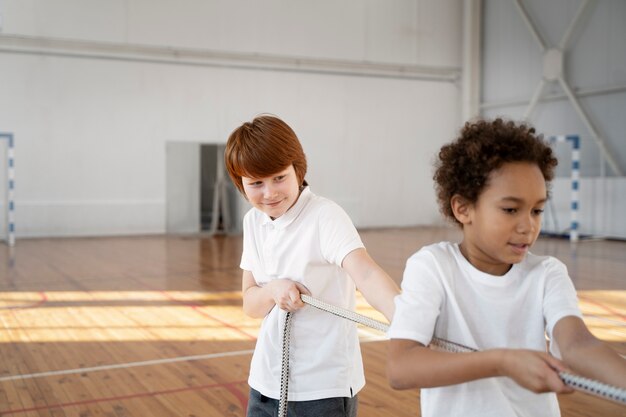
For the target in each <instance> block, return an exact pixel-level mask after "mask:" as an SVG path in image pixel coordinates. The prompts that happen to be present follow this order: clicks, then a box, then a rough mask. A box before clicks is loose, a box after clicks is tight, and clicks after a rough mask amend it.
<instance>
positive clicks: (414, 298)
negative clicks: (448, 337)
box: [387, 250, 445, 346]
mask: <svg viewBox="0 0 626 417" xmlns="http://www.w3.org/2000/svg"><path fill="white" fill-rule="evenodd" d="M440 274H441V272H440V271H439V268H438V266H437V263H436V260H435V258H434V255H433V254H431V253H429V252H427V251H424V250H421V251H420V252H418V253H416V254H415V255H413V256H412V257H411V258H409V260H408V261H407V263H406V268H405V270H404V275H403V278H402V292H401V293H400V295H397V296H396V298H395V306H396V311H395V314H394V316H393V320H392V321H391V326H390V328H389V331H388V332H387V336H388V337H389V338H390V339H409V340H414V341H416V342H419V343H421V344H423V345H425V346H426V345H428V344H429V343H430V341H431V340H432V337H433V334H434V330H435V325H436V323H437V318H438V317H439V314H440V311H441V305H442V303H443V300H444V294H445V293H444V289H443V285H442V284H441V281H440V278H439V276H440Z"/></svg>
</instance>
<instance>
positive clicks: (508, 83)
mask: <svg viewBox="0 0 626 417" xmlns="http://www.w3.org/2000/svg"><path fill="white" fill-rule="evenodd" d="M522 4H523V5H524V7H525V8H526V10H527V12H528V14H529V16H530V18H531V20H532V21H533V22H534V24H535V25H536V27H537V31H538V32H539V33H540V34H541V36H542V37H543V38H544V40H545V42H546V45H547V47H557V46H558V45H559V43H560V41H561V39H562V37H563V35H564V34H565V32H566V30H567V28H568V26H569V25H570V23H571V22H572V20H573V19H574V18H575V16H576V13H577V12H578V10H579V7H580V5H581V4H582V1H580V0H578V1H571V0H551V1H549V2H546V1H543V0H522ZM624 22H626V2H625V1H623V0H600V1H593V2H591V4H590V6H589V8H588V10H587V12H586V13H585V14H584V15H583V17H582V19H581V20H580V22H579V23H578V24H577V25H576V27H575V30H574V32H573V34H572V36H571V38H570V39H571V40H570V43H569V45H568V47H567V48H566V49H565V54H564V77H565V79H566V80H567V81H568V83H569V84H570V86H571V87H572V89H574V90H575V91H576V92H578V93H579V95H580V98H579V102H580V104H581V107H582V108H583V109H584V111H585V112H586V113H587V114H588V116H589V118H590V120H591V122H592V123H593V124H594V125H595V128H596V129H597V130H598V132H599V133H600V136H601V138H602V139H603V140H604V141H605V142H606V145H607V147H608V149H609V151H610V153H611V154H612V155H613V157H614V158H615V159H616V160H617V162H618V163H619V165H620V166H621V168H622V171H624V172H626V110H625V109H626V48H625V47H624V44H626V25H625V24H624ZM542 75H543V55H542V50H541V47H540V46H539V44H538V43H537V42H536V41H535V39H534V37H533V35H532V34H531V32H530V31H529V30H528V28H527V27H526V25H525V24H524V20H523V19H522V17H521V15H520V13H519V11H518V10H517V8H516V7H515V1H506V2H503V1H500V0H484V13H483V83H482V86H483V90H482V101H483V112H482V113H483V114H484V115H486V116H491V117H494V116H498V115H504V116H508V117H512V118H514V119H520V118H522V117H523V115H524V113H525V111H526V109H527V107H528V104H529V102H530V99H531V97H532V95H533V92H534V91H535V88H536V87H537V85H538V84H539V81H540V80H541V78H542ZM593 91H595V93H592V94H586V92H593ZM580 93H582V94H580ZM542 97H544V98H548V100H542V101H540V103H539V104H538V105H537V107H536V110H535V111H534V112H533V113H532V114H531V117H530V120H531V122H532V123H533V124H534V125H535V126H536V127H537V128H538V130H539V131H541V132H544V133H546V134H547V135H548V136H550V135H560V134H578V135H580V136H581V139H582V143H581V147H582V150H581V173H582V175H584V176H597V175H601V173H602V172H603V170H604V169H606V172H607V173H608V174H609V175H610V174H611V170H610V168H608V167H607V166H604V167H603V166H602V163H601V161H602V158H601V154H600V152H599V150H598V147H597V145H596V142H595V141H594V139H593V137H592V135H591V133H590V131H589V129H588V128H587V126H586V125H585V123H583V122H582V120H581V118H580V117H579V116H578V114H577V112H576V111H575V109H574V107H573V106H572V104H571V102H570V101H568V100H567V98H566V97H565V95H564V92H563V89H562V88H561V86H559V84H558V83H556V82H550V83H548V85H547V86H546V87H545V89H544V92H543V96H542ZM568 152H569V151H567V150H566V152H565V153H563V156H564V157H566V156H567V154H568ZM567 171H568V168H563V169H560V171H559V172H560V173H563V174H565V175H566V172H567Z"/></svg>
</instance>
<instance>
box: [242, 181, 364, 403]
mask: <svg viewBox="0 0 626 417" xmlns="http://www.w3.org/2000/svg"><path fill="white" fill-rule="evenodd" d="M243 230H244V239H243V254H242V257H241V264H240V266H241V268H242V269H244V270H247V271H251V272H252V274H253V276H254V279H255V281H256V283H257V284H258V285H259V286H263V285H264V284H265V283H267V282H269V281H271V280H274V279H281V278H288V279H291V280H294V281H297V282H300V283H302V284H304V285H305V286H306V287H307V288H308V289H309V291H311V294H312V296H313V297H315V298H319V299H321V300H323V301H325V302H327V303H330V304H334V305H337V306H341V307H343V308H347V309H351V310H353V309H354V308H355V303H356V297H355V290H356V288H355V284H354V281H352V279H351V278H350V276H349V275H348V274H347V273H346V272H345V271H344V270H343V269H342V268H341V263H342V262H343V259H344V258H345V256H346V255H347V254H349V253H350V252H352V251H353V250H355V249H358V248H362V247H363V243H362V242H361V238H360V237H359V234H358V232H357V231H356V229H355V227H354V225H353V224H352V221H351V220H350V218H349V217H348V215H347V214H346V213H345V212H344V211H343V209H341V207H339V206H338V205H337V204H335V203H333V202H332V201H330V200H327V199H325V198H322V197H318V196H316V195H314V194H313V193H312V192H311V191H310V189H309V188H308V187H307V188H305V189H304V190H303V191H302V193H301V194H300V197H299V198H298V201H297V202H296V203H295V204H294V206H293V207H291V208H290V209H289V210H288V211H287V212H286V213H285V214H284V215H282V216H281V217H279V218H278V219H276V220H274V221H272V220H271V219H270V217H268V216H267V215H266V214H264V213H263V212H261V211H259V210H257V209H255V208H253V209H251V210H250V211H249V212H248V213H247V214H246V216H245V217H244V222H243ZM285 314H286V312H285V311H284V310H280V309H279V308H277V307H276V306H274V308H273V309H272V310H271V311H270V312H269V314H268V315H267V316H266V317H265V318H264V320H263V323H262V325H261V331H260V334H259V338H258V340H257V344H256V348H255V350H254V355H253V356H252V363H251V366H250V377H249V379H248V383H249V384H250V386H251V387H252V388H254V389H255V390H257V391H259V392H260V393H261V394H263V395H265V396H266V397H270V398H279V396H280V395H279V394H280V373H281V358H282V337H283V326H284V320H285ZM290 341H291V343H290V347H289V356H290V369H289V372H290V378H289V401H309V400H317V399H323V398H332V397H351V396H353V395H354V394H356V393H357V392H358V391H359V390H360V389H361V388H363V386H364V385H365V376H364V374H363V364H362V359H361V350H360V346H359V340H358V335H357V329H356V325H355V324H354V323H352V322H350V321H348V320H345V319H342V318H339V317H336V316H334V315H332V314H329V313H327V312H323V311H320V310H318V309H316V308H314V307H311V306H306V307H304V308H303V309H301V310H298V311H297V312H296V313H295V314H294V315H293V316H292V320H291V339H290Z"/></svg>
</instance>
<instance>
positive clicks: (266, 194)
mask: <svg viewBox="0 0 626 417" xmlns="http://www.w3.org/2000/svg"><path fill="white" fill-rule="evenodd" d="M275 196H276V188H275V187H274V186H273V185H272V184H267V185H266V186H265V188H264V189H263V198H265V199H266V200H270V199H271V198H273V197H275Z"/></svg>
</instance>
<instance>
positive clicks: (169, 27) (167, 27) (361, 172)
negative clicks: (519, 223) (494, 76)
mask: <svg viewBox="0 0 626 417" xmlns="http://www.w3.org/2000/svg"><path fill="white" fill-rule="evenodd" d="M0 8H1V9H0V13H2V20H3V27H2V35H0V72H1V78H2V82H1V83H0V97H2V99H1V100H0V115H1V116H0V129H1V130H3V131H11V132H13V133H14V134H15V141H16V149H15V152H16V156H15V158H16V176H17V185H16V203H17V212H16V218H17V222H16V223H17V234H18V237H25V236H61V235H108V234H133V233H162V232H164V231H165V228H166V163H165V161H166V158H165V150H166V143H167V142H169V141H173V142H176V141H180V142H198V143H200V142H207V143H223V142H225V141H226V139H227V137H228V134H229V133H230V132H231V131H232V130H233V129H234V128H235V127H236V126H237V125H239V124H240V123H242V122H243V121H247V120H249V119H251V118H252V117H254V116H255V115H256V114H258V113H261V112H271V113H274V114H276V115H279V116H280V117H282V118H283V119H284V120H286V121H287V122H288V123H289V124H290V125H291V126H292V127H293V128H294V130H295V131H296V132H297V133H298V135H299V136H300V138H301V140H302V143H303V146H304V148H305V151H306V153H307V155H308V158H309V163H310V171H309V174H308V176H307V177H308V180H309V182H310V183H311V184H312V186H313V190H314V191H315V192H316V193H318V194H320V195H324V196H327V197H329V198H332V199H334V200H336V201H337V202H338V203H340V204H341V205H343V206H344V207H345V208H346V210H347V211H348V213H349V214H350V215H351V216H352V217H353V218H354V220H355V223H356V224H357V226H360V227H371V226H404V225H414V224H432V223H433V222H439V221H440V220H439V214H438V213H437V208H436V205H435V199H434V192H433V191H432V180H431V172H432V170H431V160H432V157H433V155H434V153H435V151H436V150H437V149H438V148H439V147H440V146H441V144H442V143H443V142H446V141H448V140H450V139H451V138H452V137H453V136H454V133H455V131H456V130H457V127H458V125H459V124H460V120H458V114H459V104H458V103H459V102H460V96H459V94H460V93H459V91H460V90H459V87H458V86H457V85H456V84H455V83H453V82H449V81H442V80H439V81H437V80H420V79H404V78H402V77H394V76H388V77H385V76H356V75H352V76H350V75H333V74H324V73H315V72H299V71H293V70H290V69H287V70H275V69H254V68H252V67H248V68H246V67H245V65H244V66H242V67H241V68H233V67H232V66H231V67H219V66H217V65H212V64H210V63H203V62H202V60H200V62H197V63H190V62H180V63H176V62H156V60H153V61H152V62H147V61H148V60H145V59H142V57H139V58H140V59H136V58H137V57H131V58H127V57H126V58H121V59H113V58H111V56H109V57H104V58H97V57H90V53H89V48H92V49H93V50H94V54H92V55H96V53H97V52H98V51H97V49H98V48H99V47H101V46H102V45H103V44H102V42H106V43H107V44H106V45H109V44H111V45H112V48H113V49H117V50H120V49H121V48H122V47H123V46H124V45H130V46H133V45H142V46H145V45H153V46H159V47H164V46H165V47H172V48H183V49H185V50H192V51H193V52H196V53H198V52H200V53H202V52H205V51H208V52H207V53H210V52H211V51H227V52H237V53H246V54H250V55H253V54H255V53H260V54H267V55H281V56H288V57H305V58H313V59H319V60H326V59H331V60H339V59H340V60H348V61H351V62H364V63H383V64H385V63H394V64H399V65H412V66H422V67H424V66H425V67H433V68H434V70H435V71H436V70H437V69H442V71H445V70H446V69H450V68H452V70H453V71H454V70H455V69H457V70H458V67H459V65H460V59H461V51H460V45H461V42H460V36H461V33H460V30H461V28H460V26H461V25H460V22H461V16H460V13H461V6H460V4H457V2H455V1H453V0H446V1H437V0H421V1H419V0H404V1H394V2H386V1H382V0H378V1H374V0H370V1H357V0H353V1H342V2H336V1H330V0H326V1H316V2H308V1H269V0H264V1H226V0H223V1H216V0H213V1H199V0H198V1H192V0H187V1H173V0H170V1H166V0H160V1H153V0H151V1H148V0H107V1H98V0H88V1H87V0H63V1H62V0H57V1H54V2H51V1H49V0H13V1H8V0H3V1H2V3H0ZM59 38H63V39H69V40H86V41H88V42H86V43H85V44H84V45H83V46H81V48H82V49H81V52H80V53H78V54H76V53H67V54H65V53H62V52H59V51H58V50H55V51H50V50H47V49H46V48H45V41H46V40H57V39H59ZM15 39H17V40H18V41H22V40H24V39H25V40H27V41H30V40H32V39H34V40H35V41H36V42H37V45H38V46H37V48H39V50H36V48H35V49H33V48H30V49H28V48H24V49H22V50H20V48H19V47H18V48H11V47H9V46H6V45H9V44H11V42H14V41H15Z"/></svg>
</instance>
